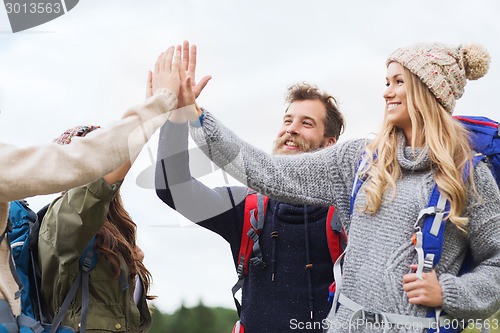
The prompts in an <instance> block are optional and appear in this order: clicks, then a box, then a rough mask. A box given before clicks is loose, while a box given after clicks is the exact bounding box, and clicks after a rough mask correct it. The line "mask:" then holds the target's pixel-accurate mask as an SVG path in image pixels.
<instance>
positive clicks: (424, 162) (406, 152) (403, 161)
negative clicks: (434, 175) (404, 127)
mask: <svg viewBox="0 0 500 333" xmlns="http://www.w3.org/2000/svg"><path fill="white" fill-rule="evenodd" d="M397 159H398V162H399V164H400V165H401V168H402V169H405V170H410V171H421V170H427V169H429V167H430V165H431V163H430V158H429V149H428V148H427V147H425V148H424V147H415V148H412V147H411V146H407V144H406V138H405V136H404V134H403V132H402V131H399V132H398V147H397Z"/></svg>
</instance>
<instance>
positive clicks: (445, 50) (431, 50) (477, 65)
mask: <svg viewBox="0 0 500 333" xmlns="http://www.w3.org/2000/svg"><path fill="white" fill-rule="evenodd" d="M391 62H398V63H400V64H401V65H403V66H404V67H406V68H407V69H408V70H409V71H410V72H412V73H413V74H415V75H416V76H417V77H419V78H420V80H421V81H422V82H423V83H424V84H425V85H426V86H427V87H429V90H430V91H431V92H432V93H433V94H434V96H436V99H437V100H438V101H439V103H440V104H441V105H442V106H443V107H444V108H445V109H446V110H447V111H448V112H450V113H453V109H454V107H455V101H456V100H457V99H459V98H460V97H462V95H463V93H464V88H465V84H466V83H467V81H466V80H467V79H469V80H477V79H479V78H481V77H483V76H484V75H485V74H486V73H487V72H488V68H489V64H490V55H489V54H488V51H486V49H484V48H483V47H482V46H480V45H475V44H470V45H460V46H458V47H452V46H449V45H445V44H440V43H433V44H416V45H413V46H409V47H403V48H399V49H397V50H396V51H394V52H393V53H392V54H391V55H390V56H389V57H388V58H387V62H386V65H387V66H388V65H389V63H391Z"/></svg>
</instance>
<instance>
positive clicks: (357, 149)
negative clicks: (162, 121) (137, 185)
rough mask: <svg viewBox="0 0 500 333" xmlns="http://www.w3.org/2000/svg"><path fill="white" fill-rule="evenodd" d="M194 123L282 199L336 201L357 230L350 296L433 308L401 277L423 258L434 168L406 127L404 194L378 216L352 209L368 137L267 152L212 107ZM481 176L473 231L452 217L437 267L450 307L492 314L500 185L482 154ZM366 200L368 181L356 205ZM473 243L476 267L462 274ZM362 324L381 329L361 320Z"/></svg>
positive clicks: (335, 325) (341, 319) (373, 304)
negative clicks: (420, 239) (418, 237)
mask: <svg viewBox="0 0 500 333" xmlns="http://www.w3.org/2000/svg"><path fill="white" fill-rule="evenodd" d="M191 132H192V136H193V138H194V139H195V141H196V142H197V144H198V145H199V146H200V147H202V149H204V150H205V152H206V154H207V155H208V156H209V157H210V158H211V159H212V160H213V161H214V162H215V163H216V164H218V165H220V166H225V167H224V169H225V170H226V171H227V172H229V173H230V174H231V175H232V176H233V177H235V178H236V179H238V180H239V181H241V182H243V183H245V184H247V185H248V186H249V187H252V188H254V189H255V190H257V191H259V192H262V193H264V194H266V195H268V196H270V197H272V198H274V199H276V200H281V201H285V202H294V203H306V204H316V205H332V204H333V205H334V206H335V207H337V209H338V211H339V212H340V213H341V219H342V222H343V224H344V226H345V227H346V229H347V230H348V235H349V244H350V245H349V251H348V253H347V254H346V257H345V261H344V268H343V279H344V283H343V288H342V292H343V293H344V294H345V295H346V296H347V297H349V298H350V299H352V300H354V301H355V302H357V303H358V304H360V305H363V306H365V307H366V308H367V309H368V310H371V311H374V312H390V313H398V314H406V315H412V316H422V317H425V316H426V314H427V312H428V310H429V309H428V308H426V307H423V306H418V305H411V304H409V303H408V299H407V297H406V294H405V293H404V292H403V290H402V277H403V275H404V274H407V273H409V272H410V268H409V267H410V264H415V263H416V262H417V255H416V252H415V249H414V246H413V244H412V242H411V235H412V233H413V232H414V229H413V225H414V223H415V221H416V219H417V216H418V213H419V211H420V210H421V209H422V208H425V207H426V205H427V201H428V198H429V195H430V192H431V190H432V188H433V186H434V182H433V172H432V170H431V168H430V162H429V157H428V155H427V154H425V153H424V154H420V156H421V157H419V158H416V157H415V156H418V154H414V153H413V152H412V150H411V149H410V148H409V147H406V142H405V140H404V136H403V135H400V140H399V146H398V152H397V156H398V161H399V163H400V165H401V168H402V176H401V177H400V178H399V179H398V180H397V181H396V188H397V191H396V195H395V196H394V197H392V195H391V193H386V195H385V196H384V199H383V203H382V205H381V207H380V209H379V210H378V212H377V213H376V214H375V215H366V214H363V213H361V212H359V211H357V210H354V212H353V215H352V217H350V216H349V202H350V195H351V190H352V183H353V179H354V174H355V172H356V167H357V164H358V162H359V160H360V156H361V154H362V153H363V151H364V147H365V146H366V144H367V141H366V140H355V141H349V142H345V143H342V144H337V145H333V146H330V147H328V148H326V149H322V150H320V151H317V152H313V153H306V154H301V155H296V156H281V155H280V156H269V155H267V154H265V153H264V152H261V151H259V150H258V149H256V148H254V147H252V146H250V145H248V144H246V143H245V142H243V141H242V140H240V139H239V138H238V137H237V136H236V135H235V134H234V133H232V132H231V131H230V130H228V129H226V128H225V127H223V126H222V125H221V124H220V123H218V122H217V121H216V119H215V118H214V117H213V116H212V115H211V114H210V113H209V112H206V111H205V116H204V120H203V126H202V127H196V126H192V127H191ZM474 180H475V183H476V187H477V189H478V192H479V193H481V196H482V198H478V197H477V196H476V195H473V194H472V193H473V192H472V190H471V189H468V191H467V192H468V194H469V202H468V204H467V209H466V211H465V212H464V215H465V216H467V217H468V218H469V220H470V223H469V230H468V233H467V235H465V234H463V233H461V232H460V231H459V230H458V229H457V228H456V227H455V226H454V225H453V224H452V223H448V224H447V228H446V231H445V243H444V248H443V254H442V257H441V261H440V262H439V264H438V265H437V266H436V267H435V269H436V272H437V275H438V278H439V282H440V284H441V287H442V290H443V302H444V303H443V306H442V308H443V310H444V311H446V312H447V313H448V314H450V315H452V316H454V317H456V318H459V319H465V320H468V319H472V318H487V317H489V316H491V315H492V314H493V313H494V312H495V311H497V310H498V309H499V308H500V193H499V190H498V187H497V185H496V183H495V181H494V179H493V177H492V175H491V173H490V172H489V170H488V168H487V166H486V165H485V164H484V163H480V164H479V165H478V166H477V167H476V168H475V170H474ZM364 203H365V193H364V191H363V190H361V191H359V194H358V196H357V198H356V202H355V206H357V207H363V205H364ZM469 244H470V245H471V246H470V248H471V250H472V256H473V258H474V264H475V266H476V267H475V268H474V270H473V271H472V272H471V273H468V274H465V275H462V276H460V277H457V273H458V271H459V268H460V266H461V264H462V261H463V259H464V254H465V252H466V250H467V247H468V246H469ZM351 315H352V311H351V310H349V309H347V308H346V307H344V306H342V305H341V306H340V308H339V309H338V311H337V313H335V314H334V313H333V312H331V313H330V315H329V321H330V324H331V325H330V326H331V329H330V331H332V332H347V331H348V323H349V318H350V316H351ZM354 331H356V332H361V331H370V332H372V331H374V330H373V329H369V330H366V329H363V328H359V327H358V329H355V330H354ZM403 331H404V330H403ZM410 331H411V330H410ZM413 331H416V332H418V331H420V330H413Z"/></svg>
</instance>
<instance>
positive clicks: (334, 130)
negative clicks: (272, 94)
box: [285, 82, 345, 140]
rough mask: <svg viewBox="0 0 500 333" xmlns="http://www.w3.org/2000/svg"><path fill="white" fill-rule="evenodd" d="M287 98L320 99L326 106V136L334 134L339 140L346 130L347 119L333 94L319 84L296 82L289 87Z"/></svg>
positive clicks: (301, 99)
mask: <svg viewBox="0 0 500 333" xmlns="http://www.w3.org/2000/svg"><path fill="white" fill-rule="evenodd" d="M285 99H286V101H287V102H288V103H293V102H296V101H306V100H318V101H320V102H321V103H323V105H324V106H325V108H326V120H325V133H324V136H325V137H330V136H333V137H335V139H337V140H338V138H339V136H340V134H342V132H344V126H345V120H344V116H342V113H340V111H339V108H338V105H337V101H336V100H335V98H334V97H333V96H332V95H330V94H328V93H326V92H324V91H321V90H319V89H318V87H317V86H315V85H313V84H309V83H305V82H301V83H296V84H294V85H292V86H290V87H288V92H287V94H286V97H285ZM287 110H288V108H287Z"/></svg>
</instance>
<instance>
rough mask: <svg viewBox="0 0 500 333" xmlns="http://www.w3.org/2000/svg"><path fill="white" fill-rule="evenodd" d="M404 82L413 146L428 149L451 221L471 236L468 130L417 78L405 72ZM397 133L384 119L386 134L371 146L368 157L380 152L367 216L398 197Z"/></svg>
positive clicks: (370, 179) (369, 183)
mask: <svg viewBox="0 0 500 333" xmlns="http://www.w3.org/2000/svg"><path fill="white" fill-rule="evenodd" d="M403 78H404V82H405V87H406V98H407V103H406V104H407V105H408V113H409V116H410V119H411V123H412V142H411V146H412V147H418V146H420V147H425V148H427V149H428V152H429V158H430V160H431V167H432V168H433V169H434V170H435V173H434V180H435V182H436V184H437V186H438V188H439V190H440V192H441V193H442V194H443V195H444V196H445V197H446V199H448V200H449V202H450V211H449V214H448V219H449V220H450V221H451V222H452V223H453V224H455V225H456V226H457V228H459V229H460V230H462V231H464V232H465V231H466V227H467V224H468V222H469V221H468V219H467V218H466V217H463V216H461V214H462V212H463V210H464V208H465V205H466V202H467V195H466V192H465V188H464V179H463V174H464V170H466V168H467V165H471V164H470V163H471V161H472V150H471V148H470V145H469V138H468V134H467V131H466V129H465V128H464V127H463V126H462V125H461V124H460V123H459V122H458V121H456V120H455V119H453V117H452V116H451V114H450V113H449V112H448V111H446V109H445V108H444V107H443V106H442V105H441V104H440V103H439V102H438V101H437V99H436V98H435V97H434V95H433V94H432V93H431V91H430V90H429V88H427V86H426V85H425V84H424V83H422V81H421V80H420V79H419V78H418V77H417V76H415V75H414V74H413V73H411V72H410V71H409V70H408V69H406V68H404V72H403ZM397 132H398V130H397V128H396V127H395V126H394V125H392V124H389V123H388V121H387V118H386V117H384V121H383V128H382V130H381V131H380V133H379V134H378V135H377V136H376V138H375V140H374V141H373V142H372V143H371V144H370V145H368V147H367V148H368V153H369V154H370V155H373V154H374V153H376V156H377V158H376V159H375V160H374V161H372V162H371V164H370V166H369V168H368V170H367V171H366V173H367V175H368V181H367V184H366V186H365V187H364V189H365V192H366V206H365V207H364V209H363V212H365V213H368V214H374V213H376V212H377V211H378V209H379V208H380V205H381V204H382V197H383V194H384V193H385V191H386V190H392V196H393V197H394V196H395V194H396V180H397V179H398V178H399V177H400V175H401V168H400V165H399V162H398V160H397V156H396V151H397V144H398V143H397ZM471 169H472V168H469V173H470V175H471V174H472V170H471ZM469 179H470V181H471V182H472V184H473V179H472V177H470V176H469Z"/></svg>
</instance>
